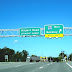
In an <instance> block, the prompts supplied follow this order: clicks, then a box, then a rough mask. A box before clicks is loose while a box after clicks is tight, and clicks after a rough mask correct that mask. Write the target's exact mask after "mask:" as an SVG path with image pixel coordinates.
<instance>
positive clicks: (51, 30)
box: [45, 25, 63, 37]
mask: <svg viewBox="0 0 72 72" xmlns="http://www.w3.org/2000/svg"><path fill="white" fill-rule="evenodd" d="M45 37H63V25H45Z"/></svg>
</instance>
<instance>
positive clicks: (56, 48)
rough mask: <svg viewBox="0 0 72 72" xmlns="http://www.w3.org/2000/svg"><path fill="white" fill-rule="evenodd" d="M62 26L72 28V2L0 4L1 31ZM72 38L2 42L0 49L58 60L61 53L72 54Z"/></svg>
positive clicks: (31, 0) (0, 1)
mask: <svg viewBox="0 0 72 72" xmlns="http://www.w3.org/2000/svg"><path fill="white" fill-rule="evenodd" d="M48 24H63V25H64V27H72V1H71V0H0V29H19V28H24V27H40V28H44V25H48ZM71 44H72V37H70V36H65V37H64V38H62V39H60V38H59V39H47V38H45V37H29V38H21V37H14V38H0V48H3V47H4V46H7V47H9V48H12V49H14V50H15V51H22V50H23V49H25V50H27V51H28V52H29V54H30V55H31V54H35V55H39V56H52V57H54V56H55V57H57V56H58V55H59V53H60V52H61V50H64V51H65V53H67V54H68V55H69V54H70V53H71V52H72V45H71Z"/></svg>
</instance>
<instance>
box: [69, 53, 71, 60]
mask: <svg viewBox="0 0 72 72" xmlns="http://www.w3.org/2000/svg"><path fill="white" fill-rule="evenodd" d="M69 58H70V61H72V53H71V54H70V55H69Z"/></svg>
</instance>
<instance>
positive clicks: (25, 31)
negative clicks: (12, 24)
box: [20, 28, 40, 36]
mask: <svg viewBox="0 0 72 72" xmlns="http://www.w3.org/2000/svg"><path fill="white" fill-rule="evenodd" d="M20 35H25V36H33V35H40V28H20Z"/></svg>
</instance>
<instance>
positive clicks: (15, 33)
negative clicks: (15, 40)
mask: <svg viewBox="0 0 72 72" xmlns="http://www.w3.org/2000/svg"><path fill="white" fill-rule="evenodd" d="M63 29H64V36H72V27H64V28H63ZM42 31H43V33H42V34H41V35H40V36H45V35H44V28H41V32H42ZM0 37H38V36H20V35H19V29H0Z"/></svg>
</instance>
